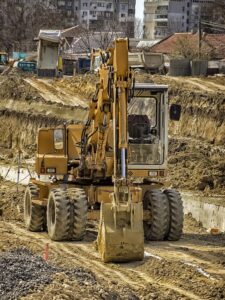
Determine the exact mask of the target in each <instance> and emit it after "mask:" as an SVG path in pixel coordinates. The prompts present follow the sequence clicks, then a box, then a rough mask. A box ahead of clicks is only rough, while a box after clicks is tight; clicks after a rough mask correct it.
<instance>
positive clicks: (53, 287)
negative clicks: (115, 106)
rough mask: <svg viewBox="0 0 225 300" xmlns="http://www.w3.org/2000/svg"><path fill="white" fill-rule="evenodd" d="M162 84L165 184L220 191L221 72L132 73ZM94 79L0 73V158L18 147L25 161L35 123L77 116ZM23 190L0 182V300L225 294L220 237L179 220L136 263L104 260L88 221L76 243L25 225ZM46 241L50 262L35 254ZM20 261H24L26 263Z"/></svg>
mask: <svg viewBox="0 0 225 300" xmlns="http://www.w3.org/2000/svg"><path fill="white" fill-rule="evenodd" d="M137 79H138V80H139V81H141V80H143V79H145V80H146V81H148V82H152V81H154V82H157V83H163V84H169V100H170V103H179V104H181V105H182V117H181V120H180V122H176V123H170V142H169V170H168V178H169V180H170V182H171V185H172V186H174V187H176V188H178V189H187V190H198V191H202V192H203V193H204V194H205V195H210V194H215V193H216V194H224V190H225V189H224V182H225V181H224V179H225V152H224V135H225V126H224V108H225V102H224V95H223V94H224V90H225V88H224V83H225V79H224V78H214V77H213V78H208V79H203V78H171V77H167V76H150V75H139V76H138V78H137ZM95 84H96V77H95V76H93V75H89V74H88V75H85V76H78V77H75V78H72V79H71V78H64V79H60V80H58V79H57V80H44V79H37V78H36V77H32V76H24V75H23V74H20V73H18V72H15V71H14V72H11V73H10V74H9V76H2V77H0V122H1V127H0V160H1V163H3V164H9V163H10V162H11V161H12V160H13V159H14V158H15V153H16V148H17V146H18V144H19V145H20V146H21V147H22V150H23V153H24V154H25V158H30V157H33V155H34V152H35V148H36V134H37V130H38V128H39V127H43V126H55V125H59V124H62V122H74V123H79V122H85V119H86V117H87V113H88V108H87V104H88V99H90V98H91V97H92V96H93V94H94V91H95ZM24 189H25V188H24V187H23V186H20V185H19V186H16V185H15V184H13V183H10V182H6V181H4V180H3V179H2V178H0V235H1V238H0V268H1V270H4V273H3V272H1V275H0V298H1V299H35V300H36V299H46V300H48V299H58V300H61V299H107V300H108V299H116V300H117V299H132V300H133V299H135V300H136V299H146V300H148V299H159V300H166V299H167V300H168V299H169V300H170V299H171V300H173V299H174V300H175V299H176V300H178V299H199V300H200V299H201V300H202V299H210V300H211V299H212V300H213V299H224V298H225V254H224V253H225V252H224V249H225V236H224V235H223V234H220V235H215V236H214V235H211V234H209V233H208V232H207V231H206V230H205V229H204V228H203V227H202V225H201V224H200V223H197V222H196V221H195V220H194V219H193V218H192V216H191V215H188V216H185V227H184V234H183V236H182V239H181V240H180V241H178V242H168V241H167V242H149V243H146V244H145V259H144V261H143V262H133V263H126V264H103V263H102V262H101V260H100V257H99V255H98V253H97V252H96V251H95V248H94V245H93V243H94V241H95V239H96V236H97V225H96V223H89V224H88V227H87V234H86V236H85V239H84V241H82V242H60V243H57V242H52V241H50V240H49V238H48V235H47V233H46V232H41V233H33V232H28V231H27V230H26V229H25V227H24V224H23V194H24ZM47 243H48V244H49V260H48V261H47V262H45V261H44V260H43V259H42V257H43V253H44V251H45V249H46V244H47ZM24 265H26V266H25V267H24Z"/></svg>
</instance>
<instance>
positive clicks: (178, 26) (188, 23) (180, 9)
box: [168, 0, 214, 33]
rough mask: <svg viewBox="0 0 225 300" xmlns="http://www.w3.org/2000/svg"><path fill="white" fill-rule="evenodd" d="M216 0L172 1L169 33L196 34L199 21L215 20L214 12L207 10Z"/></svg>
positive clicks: (169, 15) (169, 12)
mask: <svg viewBox="0 0 225 300" xmlns="http://www.w3.org/2000/svg"><path fill="white" fill-rule="evenodd" d="M213 2H214V0H170V1H169V11H168V20H169V21H168V31H169V33H174V32H191V31H193V32H196V31H197V30H198V26H199V20H200V18H202V19H208V18H209V19H211V20H212V18H213V14H212V11H209V10H207V6H208V7H209V6H210V5H211V4H213Z"/></svg>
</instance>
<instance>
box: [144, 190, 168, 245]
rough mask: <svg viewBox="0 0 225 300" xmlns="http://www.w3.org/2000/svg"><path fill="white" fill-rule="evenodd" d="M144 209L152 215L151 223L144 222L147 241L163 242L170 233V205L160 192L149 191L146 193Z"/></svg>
mask: <svg viewBox="0 0 225 300" xmlns="http://www.w3.org/2000/svg"><path fill="white" fill-rule="evenodd" d="M143 202H144V203H143V207H144V209H145V210H149V211H150V213H151V221H150V222H146V221H144V234H145V239H146V240H151V241H162V240H164V238H165V236H166V233H167V231H168V225H169V203H168V200H167V197H166V196H165V194H164V193H163V192H162V191H160V190H149V191H147V192H146V193H145V196H144V199H143Z"/></svg>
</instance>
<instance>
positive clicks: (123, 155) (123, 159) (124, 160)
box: [121, 148, 126, 178]
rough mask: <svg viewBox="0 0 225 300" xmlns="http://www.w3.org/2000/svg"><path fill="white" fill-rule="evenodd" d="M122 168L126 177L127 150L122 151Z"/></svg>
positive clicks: (123, 175)
mask: <svg viewBox="0 0 225 300" xmlns="http://www.w3.org/2000/svg"><path fill="white" fill-rule="evenodd" d="M121 167H122V177H123V178H125V177H126V149H125V148H122V149H121Z"/></svg>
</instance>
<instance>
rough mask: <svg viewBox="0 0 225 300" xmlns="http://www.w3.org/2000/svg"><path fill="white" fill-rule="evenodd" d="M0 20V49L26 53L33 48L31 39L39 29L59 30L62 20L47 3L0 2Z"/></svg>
mask: <svg viewBox="0 0 225 300" xmlns="http://www.w3.org/2000/svg"><path fill="white" fill-rule="evenodd" d="M12 12H13V13H12ZM0 20H2V22H0V23H1V27H0V47H1V48H2V47H3V48H4V49H6V50H8V51H10V50H17V51H26V50H32V48H33V47H35V43H34V42H33V39H34V38H35V37H36V36H37V35H38V32H39V30H40V29H43V28H44V29H60V28H61V27H62V26H63V20H64V18H63V15H62V13H61V12H59V11H57V10H56V8H55V7H54V6H52V5H51V4H49V3H48V1H44V0H42V1H40V0H39V1H34V2H33V3H32V4H31V3H29V2H27V1H24V2H18V3H17V2H15V1H14V0H7V1H5V0H1V3H0ZM27 48H28V49H27Z"/></svg>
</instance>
